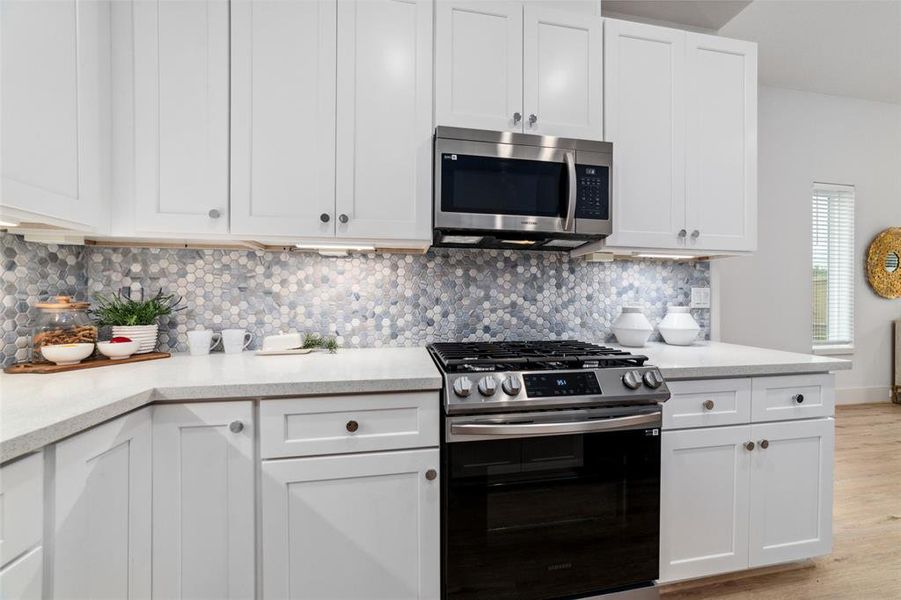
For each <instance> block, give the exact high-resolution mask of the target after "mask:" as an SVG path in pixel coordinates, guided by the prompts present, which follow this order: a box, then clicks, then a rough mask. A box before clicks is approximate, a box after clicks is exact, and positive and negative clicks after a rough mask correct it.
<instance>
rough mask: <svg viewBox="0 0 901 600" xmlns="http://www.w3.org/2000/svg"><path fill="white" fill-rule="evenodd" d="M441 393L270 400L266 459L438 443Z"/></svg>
mask: <svg viewBox="0 0 901 600" xmlns="http://www.w3.org/2000/svg"><path fill="white" fill-rule="evenodd" d="M440 405H441V403H440V399H439V397H438V394H437V393H435V392H416V393H400V394H369V395H360V396H327V397H312V398H293V399H286V400H264V401H262V402H261V403H260V453H261V456H262V458H282V457H288V456H312V455H315V454H345V453H349V452H369V451H374V450H393V449H399V448H421V447H426V446H437V445H438V421H439V412H438V411H439V408H440Z"/></svg>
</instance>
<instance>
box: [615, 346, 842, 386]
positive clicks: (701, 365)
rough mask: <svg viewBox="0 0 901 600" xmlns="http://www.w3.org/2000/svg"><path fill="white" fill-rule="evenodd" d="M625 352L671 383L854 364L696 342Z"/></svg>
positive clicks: (813, 370) (819, 370) (832, 368)
mask: <svg viewBox="0 0 901 600" xmlns="http://www.w3.org/2000/svg"><path fill="white" fill-rule="evenodd" d="M624 349H625V350H629V351H630V352H632V353H633V354H643V355H645V356H647V357H648V363H647V364H649V365H654V366H656V367H658V368H659V369H660V372H661V373H662V374H663V377H664V379H669V380H677V379H705V378H713V377H750V376H754V375H793V374H802V373H826V372H828V371H839V370H844V369H850V368H851V361H850V360H845V359H841V358H834V357H830V356H815V355H813V354H799V353H796V352H784V351H782V350H769V349H766V348H755V347H753V346H739V345H737V344H726V343H723V342H695V343H694V344H693V345H691V346H670V345H669V344H664V343H662V342H649V343H648V345H647V346H645V347H644V348H624Z"/></svg>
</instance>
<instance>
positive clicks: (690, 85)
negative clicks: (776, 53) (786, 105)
mask: <svg viewBox="0 0 901 600" xmlns="http://www.w3.org/2000/svg"><path fill="white" fill-rule="evenodd" d="M686 40H687V44H688V49H687V54H686V56H687V74H688V77H687V87H686V92H687V100H686V107H687V111H688V116H687V120H686V121H687V132H686V139H687V144H686V224H687V227H686V229H687V230H688V247H689V248H692V249H696V250H754V249H755V248H756V246H757V45H756V44H754V43H752V42H743V41H739V40H730V39H726V38H721V37H717V36H710V35H701V34H695V33H688V34H686Z"/></svg>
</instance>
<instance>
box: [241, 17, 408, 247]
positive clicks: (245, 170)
mask: <svg viewBox="0 0 901 600" xmlns="http://www.w3.org/2000/svg"><path fill="white" fill-rule="evenodd" d="M231 11H232V14H231V35H232V38H231V39H232V49H231V56H232V82H231V85H232V116H231V161H232V163H231V165H232V170H231V201H232V215H231V217H232V219H231V220H232V222H231V230H232V232H233V233H236V234H242V235H288V236H295V237H299V236H325V237H330V236H333V235H334V233H335V223H336V221H337V219H336V215H335V135H336V134H335V110H336V107H335V103H336V96H335V85H336V77H337V71H336V69H337V67H336V53H337V46H336V44H337V41H336V40H337V25H336V19H337V3H336V2H334V1H333V0H233V1H232V3H231ZM348 33H349V34H350V35H352V32H348ZM364 76H365V74H364ZM364 100H365V99H364ZM351 101H353V99H351ZM392 123H394V122H393V121H392ZM399 133H400V132H394V133H393V135H392V136H390V137H389V138H388V139H387V140H382V141H384V142H389V141H394V140H397V139H398V134H399Z"/></svg>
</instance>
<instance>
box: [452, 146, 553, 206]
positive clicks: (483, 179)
mask: <svg viewBox="0 0 901 600" xmlns="http://www.w3.org/2000/svg"><path fill="white" fill-rule="evenodd" d="M567 185H568V183H567V175H566V165H564V164H562V163H557V162H545V161H538V160H522V159H512V158H494V157H487V156H471V155H465V154H443V155H442V156H441V210H443V211H444V212H458V213H475V214H486V215H522V216H529V217H562V216H563V212H564V208H565V199H566V195H567Z"/></svg>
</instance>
